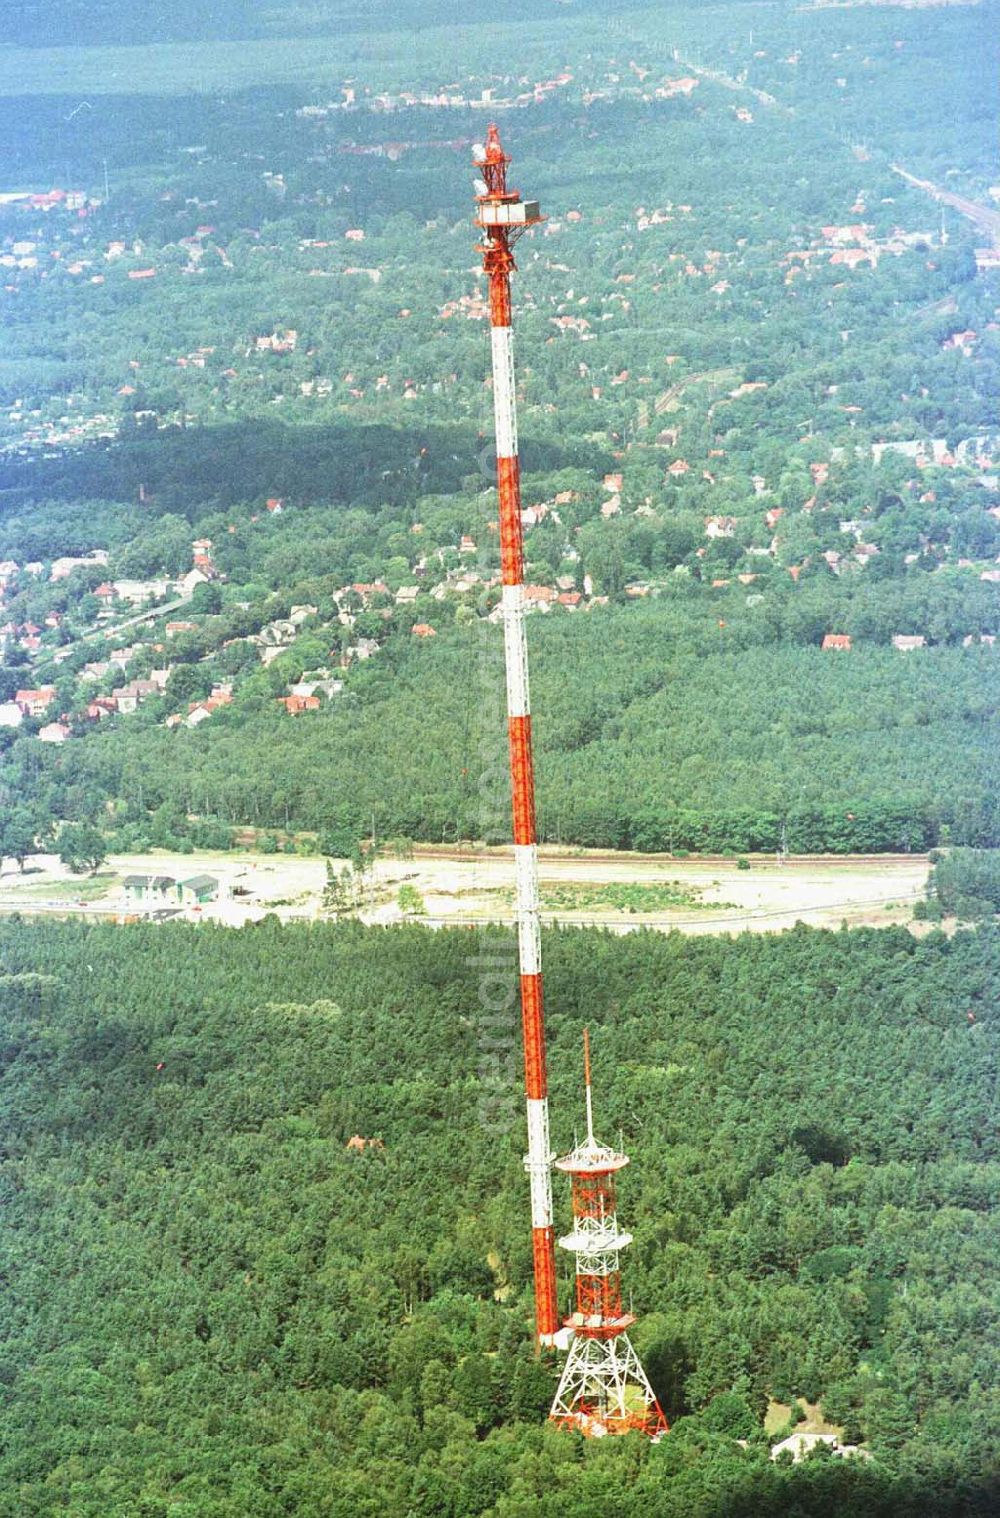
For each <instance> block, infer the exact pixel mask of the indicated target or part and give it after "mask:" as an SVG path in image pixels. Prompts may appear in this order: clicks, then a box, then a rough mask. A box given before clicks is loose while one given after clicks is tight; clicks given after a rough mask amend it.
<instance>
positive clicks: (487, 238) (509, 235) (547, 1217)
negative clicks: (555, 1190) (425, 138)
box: [473, 125, 561, 1344]
mask: <svg viewBox="0 0 1000 1518" xmlns="http://www.w3.org/2000/svg"><path fill="white" fill-rule="evenodd" d="M509 162H510V159H509V158H508V156H507V154H506V153H505V152H504V151H503V149H502V147H501V146H500V136H499V133H498V132H497V129H496V127H495V126H493V125H491V126H490V127H489V128H488V130H487V137H486V145H485V147H476V148H474V149H473V163H474V164H475V167H476V169H477V171H478V173H479V174H480V175H481V176H482V177H481V179H480V180H479V182H478V183H477V185H476V218H475V221H476V226H478V227H480V228H481V229H482V232H483V241H482V243H481V244H480V245H479V252H481V253H482V255H483V268H484V270H485V272H486V275H487V278H488V280H489V291H490V324H491V333H490V336H491V340H492V350H493V410H494V418H495V423H496V450H497V487H498V491H499V496H500V568H501V579H502V582H503V627H504V654H505V659H506V666H507V727H508V737H509V743H510V773H511V791H512V801H513V813H514V871H515V914H516V918H517V936H518V954H519V960H520V972H521V1021H522V1025H523V1030H524V1077H525V1096H526V1099H527V1109H528V1153H527V1156H526V1158H525V1162H524V1163H525V1168H526V1170H527V1172H528V1176H529V1178H530V1182H531V1237H532V1253H533V1256H534V1271H535V1328H536V1332H537V1335H538V1339H539V1342H540V1343H542V1344H554V1343H555V1342H556V1337H557V1335H558V1334H559V1331H560V1327H561V1325H560V1322H559V1311H558V1304H557V1300H556V1262H555V1238H554V1230H553V1226H552V1175H551V1165H552V1159H553V1155H552V1153H551V1152H550V1150H549V1103H548V1082H547V1076H546V1069H545V1020H544V1014H543V1007H542V970H541V946H540V945H541V940H540V935H539V918H538V850H537V839H536V835H535V774H534V765H533V761H532V756H531V709H530V705H529V700H528V649H527V644H526V642H525V636H524V545H523V541H522V536H521V483H520V473H519V465H518V457H517V411H516V400H515V394H514V351H513V344H512V332H511V306H510V276H511V271H512V270H513V269H514V268H515V267H516V265H515V263H514V257H513V254H512V253H511V246H512V244H513V243H514V242H516V240H517V238H518V237H519V236H520V235H521V233H522V232H525V231H527V229H528V228H529V227H532V226H537V224H538V223H539V222H540V221H541V220H542V219H543V218H542V216H541V214H540V213H539V209H538V202H537V201H531V200H529V201H522V200H521V197H520V195H519V194H518V192H517V191H516V190H508V188H507V165H508V163H509ZM560 1342H561V1339H560Z"/></svg>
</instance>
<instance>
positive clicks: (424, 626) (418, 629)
mask: <svg viewBox="0 0 1000 1518" xmlns="http://www.w3.org/2000/svg"><path fill="white" fill-rule="evenodd" d="M412 630H413V636H414V637H415V638H436V637H437V633H436V632H435V631H434V629H433V627H431V625H430V623H429V622H415V623H414V624H413V629H412Z"/></svg>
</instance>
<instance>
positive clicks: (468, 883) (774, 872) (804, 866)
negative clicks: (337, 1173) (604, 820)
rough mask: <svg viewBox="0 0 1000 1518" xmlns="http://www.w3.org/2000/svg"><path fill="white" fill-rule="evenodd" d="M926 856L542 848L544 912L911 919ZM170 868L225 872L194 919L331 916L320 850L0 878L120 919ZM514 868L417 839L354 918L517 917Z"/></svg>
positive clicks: (496, 857)
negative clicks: (607, 895) (406, 899)
mask: <svg viewBox="0 0 1000 1518" xmlns="http://www.w3.org/2000/svg"><path fill="white" fill-rule="evenodd" d="M928 869H929V865H928V861H927V858H926V856H925V855H876V856H851V857H848V858H836V857H830V856H822V857H805V858H793V859H789V860H788V861H787V862H785V863H783V864H781V863H778V862H777V861H776V860H775V859H774V857H773V856H767V857H758V856H754V857H752V858H751V867H750V869H749V870H747V869H743V870H741V869H738V868H737V865H736V861H735V860H733V859H705V858H701V859H671V858H669V857H665V856H659V855H632V854H619V855H615V854H605V853H598V852H594V851H591V852H588V851H584V850H578V851H574V852H569V851H565V850H562V851H559V850H556V849H545V848H543V849H542V850H541V851H540V856H539V875H540V881H541V893H542V906H543V917H544V919H545V920H546V921H550V922H551V921H558V922H562V923H578V924H592V925H600V926H604V927H608V928H611V929H614V930H616V931H619V932H628V931H631V930H634V929H635V928H638V927H652V928H658V929H661V930H664V931H669V930H671V929H678V930H680V931H681V932H684V933H733V932H741V931H744V930H747V929H749V930H752V931H755V932H777V931H781V930H783V929H785V928H790V927H792V926H793V925H794V924H795V923H796V922H799V921H801V922H807V923H809V924H811V925H813V926H816V927H839V925H840V924H841V923H842V922H846V923H848V924H850V925H852V926H857V925H861V924H869V925H877V926H885V925H887V924H889V923H909V922H911V921H912V913H913V905H914V902H915V901H916V900H917V899H918V898H919V897H920V896H921V895H922V894H923V889H924V885H925V882H926V879H927V874H928ZM133 874H136V875H142V874H161V875H170V876H173V877H174V878H176V879H186V878H187V877H189V876H191V875H196V874H208V875H213V876H215V877H216V878H217V879H218V880H219V882H220V899H219V900H218V901H216V902H213V903H210V904H207V905H205V906H204V907H201V908H186V909H184V910H183V911H176V912H175V913H174V915H175V916H177V917H181V918H186V919H188V920H191V921H214V922H220V923H226V924H229V925H232V926H239V925H241V924H242V923H244V922H248V921H253V920H255V919H257V918H260V917H262V916H263V915H264V914H265V913H267V912H273V913H275V914H276V915H277V916H278V917H280V918H282V919H284V920H292V919H296V918H298V919H305V920H315V919H317V918H320V917H325V916H327V915H328V914H327V913H326V912H325V910H324V909H323V905H322V896H323V889H324V886H325V883H326V866H325V862H324V861H323V860H322V859H318V858H315V859H314V858H308V857H302V856H298V855H286V854H271V855H268V854H257V853H252V852H246V853H240V854H217V853H209V852H201V853H196V854H167V853H165V852H161V851H159V850H156V851H153V852H151V853H148V854H128V855H113V856H111V857H110V858H109V859H108V860H107V862H106V863H105V864H104V865H102V867H101V869H100V871H99V872H98V874H97V876H96V877H94V878H91V877H89V876H86V875H84V876H80V875H71V874H70V872H69V871H68V870H66V869H65V868H64V867H63V866H62V865H60V863H59V861H58V859H56V858H55V856H53V855H37V856H35V857H33V858H32V859H29V860H28V862H27V868H26V870H25V872H24V874H20V873H19V872H18V871H17V869H16V867H15V866H14V865H13V864H11V863H10V862H8V865H7V868H6V870H5V872H4V873H3V874H2V875H0V911H2V912H9V911H12V910H19V911H21V912H25V913H29V912H31V913H48V914H58V915H63V916H66V915H78V914H80V915H100V916H103V917H108V916H111V917H117V918H119V919H121V918H124V917H126V916H128V917H136V916H143V915H146V913H145V912H144V911H143V910H142V909H137V908H136V907H135V905H134V904H133V903H130V902H128V901H127V899H126V896H125V892H124V888H123V885H122V881H123V878H124V877H125V876H126V875H133ZM512 885H513V872H512V864H511V860H510V856H509V854H508V853H506V852H505V851H504V850H502V849H493V850H485V849H484V850H482V851H480V852H478V853H477V852H474V851H472V850H471V849H470V850H469V851H460V850H458V851H457V850H447V849H433V848H421V849H419V850H418V851H417V852H416V855H415V857H414V858H413V859H409V860H397V859H380V860H379V861H378V863H377V865H376V867H375V871H374V880H373V882H372V884H371V886H370V887H369V889H368V890H367V891H366V892H365V896H364V900H363V903H362V906H361V909H360V911H359V913H358V915H359V916H360V917H361V919H362V921H365V922H370V923H382V924H388V923H393V922H399V921H402V920H404V918H410V919H412V920H416V921H421V922H426V923H428V924H429V925H431V926H444V925H447V924H463V923H464V924H473V923H482V922H489V921H492V922H496V921H509V920H510V916H511V889H512ZM608 885H614V886H619V887H629V888H638V889H637V890H633V893H632V904H631V906H617V905H615V904H609V903H607V902H593V901H591V900H588V897H589V896H591V895H592V894H593V888H594V887H596V886H608ZM402 886H411V887H413V889H414V890H415V891H416V892H417V893H418V895H419V897H420V899H421V902H422V906H423V910H422V911H416V912H414V911H410V912H409V913H407V912H404V911H403V910H402V909H401V908H400V905H399V901H398V895H399V891H400V887H402ZM665 886H673V887H674V888H678V887H679V888H680V889H681V890H683V892H684V893H685V895H686V897H687V898H688V899H687V901H686V903H685V904H684V905H678V906H673V907H657V906H656V903H655V899H654V900H653V901H652V902H650V901H649V900H646V901H644V899H643V895H644V888H645V894H646V896H647V898H648V897H649V893H650V891H655V889H656V888H657V887H660V888H661V896H662V888H663V887H665Z"/></svg>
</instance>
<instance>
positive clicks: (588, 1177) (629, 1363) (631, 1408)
mask: <svg viewBox="0 0 1000 1518" xmlns="http://www.w3.org/2000/svg"><path fill="white" fill-rule="evenodd" d="M583 1069H584V1084H585V1090H586V1097H587V1137H586V1139H585V1140H584V1142H583V1143H582V1144H577V1146H576V1148H575V1149H573V1150H572V1152H571V1153H570V1154H567V1155H565V1156H564V1158H563V1159H561V1160H556V1169H557V1170H561V1171H563V1172H564V1174H566V1175H569V1176H571V1177H572V1181H573V1232H572V1233H570V1234H567V1235H566V1237H565V1238H562V1239H560V1240H559V1243H560V1245H561V1247H562V1248H563V1249H568V1250H570V1251H571V1253H572V1254H574V1255H575V1256H576V1310H575V1312H573V1313H572V1314H571V1315H570V1317H569V1318H567V1320H566V1327H567V1328H568V1329H571V1330H572V1333H573V1340H572V1343H571V1344H570V1348H569V1354H568V1356H567V1358H566V1364H565V1366H564V1367H563V1373H562V1376H561V1378H560V1381H559V1389H558V1391H557V1392H556V1395H555V1401H554V1402H553V1403H552V1411H551V1412H550V1414H549V1417H550V1418H551V1419H552V1420H553V1422H555V1423H559V1424H561V1425H562V1426H563V1427H565V1428H575V1429H578V1430H579V1432H580V1433H582V1434H584V1435H585V1436H587V1437H588V1438H601V1437H602V1436H604V1435H606V1434H627V1433H630V1432H631V1431H632V1430H638V1431H639V1432H640V1433H644V1434H648V1435H649V1436H650V1437H651V1438H653V1439H658V1438H659V1437H660V1435H661V1434H665V1433H666V1432H667V1420H666V1418H665V1417H664V1416H663V1410H662V1408H661V1407H660V1404H659V1402H658V1401H657V1400H656V1394H655V1392H654V1391H653V1388H652V1387H651V1386H650V1384H649V1380H648V1378H647V1376H646V1372H645V1371H644V1370H643V1368H642V1363H641V1362H640V1360H639V1356H638V1355H637V1354H636V1352H635V1350H634V1349H633V1347H632V1343H631V1341H630V1339H629V1336H628V1330H629V1329H630V1328H631V1326H632V1324H633V1323H634V1322H635V1318H634V1317H633V1316H632V1314H631V1313H629V1312H626V1311H625V1309H624V1307H623V1305H622V1279H621V1270H620V1263H619V1255H620V1253H621V1251H622V1250H623V1249H625V1248H627V1246H628V1245H629V1244H631V1242H632V1235H631V1234H629V1233H623V1232H622V1230H621V1229H620V1228H619V1226H618V1210H617V1201H616V1198H615V1176H616V1175H617V1173H618V1171H619V1170H621V1169H623V1168H624V1166H625V1165H627V1164H628V1155H627V1154H622V1153H621V1152H620V1151H618V1150H616V1149H609V1148H608V1147H607V1145H605V1144H599V1143H598V1141H597V1140H596V1139H595V1137H594V1111H593V1103H592V1099H591V1092H590V1038H589V1035H588V1033H587V1030H586V1029H584V1032H583Z"/></svg>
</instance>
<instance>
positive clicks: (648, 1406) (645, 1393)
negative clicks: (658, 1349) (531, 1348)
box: [549, 1333, 667, 1439]
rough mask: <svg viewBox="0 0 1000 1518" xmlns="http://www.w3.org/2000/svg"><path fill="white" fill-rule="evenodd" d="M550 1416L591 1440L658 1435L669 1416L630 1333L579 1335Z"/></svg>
mask: <svg viewBox="0 0 1000 1518" xmlns="http://www.w3.org/2000/svg"><path fill="white" fill-rule="evenodd" d="M549 1418H550V1419H551V1421H552V1422H553V1423H559V1424H561V1425H562V1427H563V1428H575V1429H578V1430H579V1431H580V1433H581V1434H583V1435H585V1437H587V1438H589V1439H600V1438H603V1437H604V1436H605V1435H606V1434H627V1433H631V1432H632V1431H633V1430H634V1431H637V1432H639V1433H644V1434H647V1435H649V1436H650V1437H651V1438H654V1439H657V1438H659V1436H660V1435H661V1434H665V1433H666V1432H667V1420H666V1418H665V1417H664V1416H663V1411H662V1409H661V1407H660V1404H659V1403H658V1402H657V1400H656V1396H655V1393H654V1392H653V1388H652V1387H651V1386H650V1384H649V1380H648V1378H647V1376H646V1372H645V1371H644V1370H643V1368H642V1364H641V1362H640V1360H639V1356H638V1355H637V1354H636V1352H635V1350H634V1349H633V1348H632V1344H631V1341H630V1339H629V1336H628V1334H626V1333H620V1334H615V1335H613V1336H612V1337H610V1338H607V1339H601V1338H592V1337H590V1336H589V1335H583V1334H577V1335H576V1336H575V1338H574V1339H573V1342H572V1344H571V1345H570V1348H569V1354H568V1356H567V1358H566V1364H565V1365H564V1366H563V1373H562V1376H561V1378H560V1381H559V1389H558V1391H557V1392H556V1395H555V1400H554V1401H553V1403H552V1410H551V1412H550V1413H549Z"/></svg>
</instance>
